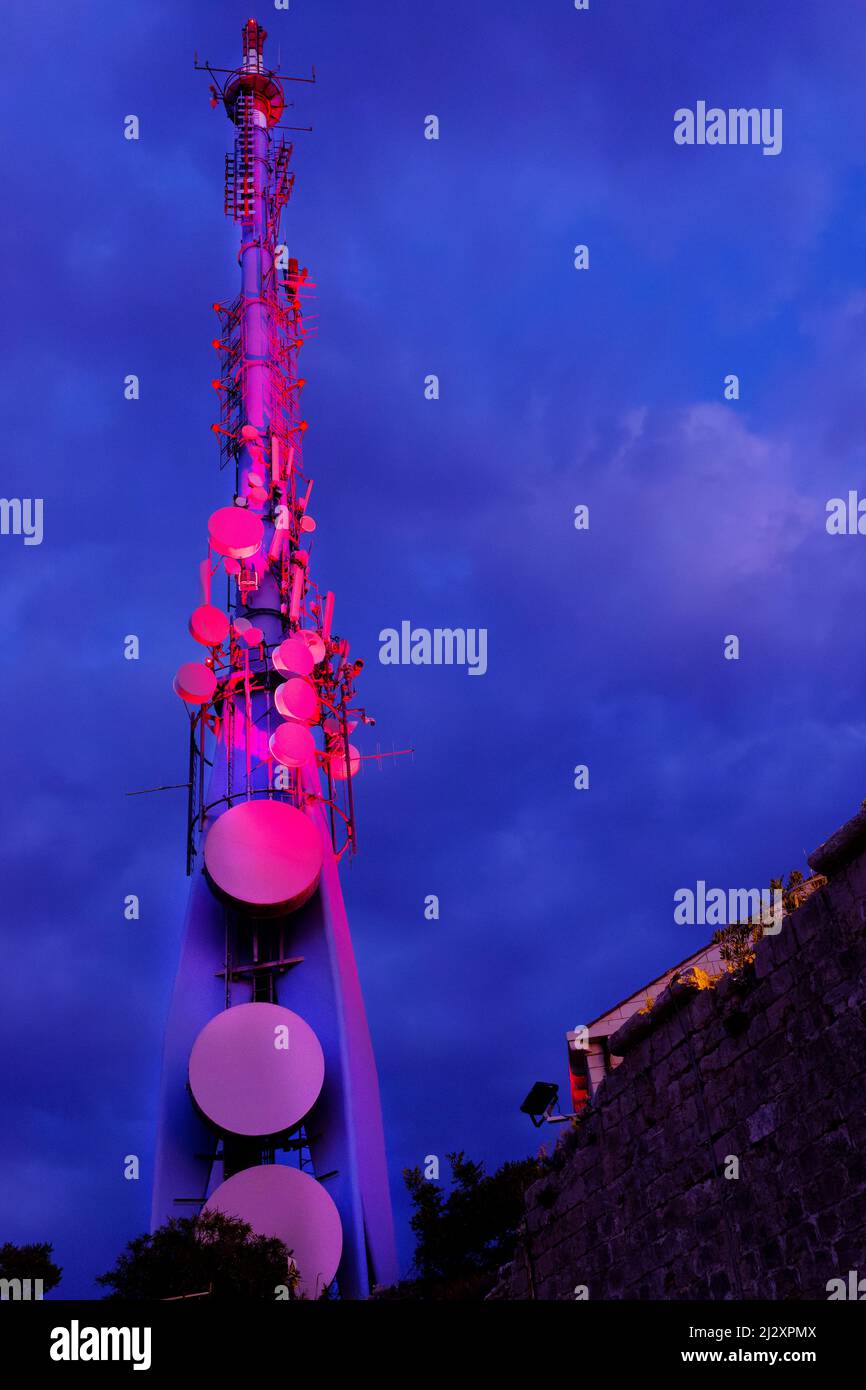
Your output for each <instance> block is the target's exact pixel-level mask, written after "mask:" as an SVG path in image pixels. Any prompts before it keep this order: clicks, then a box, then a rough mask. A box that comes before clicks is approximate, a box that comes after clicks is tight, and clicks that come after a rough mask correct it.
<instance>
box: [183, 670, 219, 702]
mask: <svg viewBox="0 0 866 1390" xmlns="http://www.w3.org/2000/svg"><path fill="white" fill-rule="evenodd" d="M216 688H217V678H216V676H215V675H214V673H213V671H212V670H211V668H210V667H209V666H205V664H204V662H203V661H187V662H186V664H185V665H183V666H181V668H180V670H179V671H178V673H177V675H176V676H175V678H174V692H175V694H176V695H179V696H180V698H181V699H182V700H186V702H187V704H188V705H207V704H210V702H211V700H212V699H213V696H214V692H215V690H216Z"/></svg>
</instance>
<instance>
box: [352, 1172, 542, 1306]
mask: <svg viewBox="0 0 866 1390" xmlns="http://www.w3.org/2000/svg"><path fill="white" fill-rule="evenodd" d="M446 1157H447V1159H448V1163H449V1165H450V1167H451V1189H450V1191H448V1192H446V1191H445V1189H444V1188H443V1187H441V1186H440V1185H439V1184H438V1183H435V1182H430V1181H428V1180H427V1179H425V1177H424V1175H423V1173H422V1171H421V1169H420V1168H407V1169H405V1170H404V1172H403V1181H404V1182H405V1184H406V1187H407V1188H408V1190H409V1194H410V1196H411V1198H412V1207H413V1212H412V1219H411V1222H410V1224H411V1227H412V1230H413V1232H414V1234H415V1256H414V1260H413V1270H412V1272H413V1275H414V1278H412V1279H409V1280H406V1281H404V1282H403V1283H401V1284H397V1285H395V1286H394V1288H393V1289H385V1290H381V1291H379V1293H378V1295H377V1296H378V1297H380V1298H405V1299H422V1300H433V1299H436V1300H442V1299H450V1300H456V1299H462V1300H477V1299H483V1298H484V1297H485V1296H486V1295H487V1294H488V1293H489V1292H490V1290H491V1289H492V1288H493V1286H494V1284H495V1283H496V1274H497V1271H498V1269H499V1267H500V1266H501V1265H503V1264H506V1263H507V1262H508V1260H510V1259H511V1257H512V1255H513V1253H514V1246H515V1242H516V1235H517V1226H518V1224H519V1222H520V1220H521V1218H522V1216H523V1212H524V1203H523V1195H524V1193H525V1191H526V1189H527V1187H528V1186H529V1184H530V1183H532V1182H535V1180H536V1178H538V1177H540V1176H541V1174H542V1172H543V1171H544V1170H543V1164H542V1162H541V1161H540V1160H538V1159H535V1158H527V1159H523V1160H522V1161H520V1162H516V1163H504V1164H503V1165H502V1167H501V1168H499V1169H497V1171H496V1172H495V1173H491V1174H487V1173H485V1171H484V1165H483V1164H482V1163H474V1162H472V1160H471V1159H467V1158H466V1156H465V1154H464V1153H462V1152H460V1153H450V1154H447V1155H446Z"/></svg>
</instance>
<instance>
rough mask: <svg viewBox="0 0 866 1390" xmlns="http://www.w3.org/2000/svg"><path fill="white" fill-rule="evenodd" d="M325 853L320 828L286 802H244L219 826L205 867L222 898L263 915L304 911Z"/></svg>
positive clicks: (212, 833) (212, 834) (208, 846)
mask: <svg viewBox="0 0 866 1390" xmlns="http://www.w3.org/2000/svg"><path fill="white" fill-rule="evenodd" d="M322 857H323V848H322V840H321V837H320V834H319V831H318V829H317V828H316V826H315V825H314V824H313V822H312V821H311V820H310V818H309V817H308V816H305V815H304V813H303V811H299V810H298V809H297V808H296V807H295V806H290V805H288V804H287V803H286V802H285V801H242V802H241V803H240V804H239V805H237V806H232V807H231V809H230V810H228V811H226V812H224V814H223V815H221V816H220V817H219V819H218V820H216V821H215V822H214V824H213V825H212V826H211V828H210V830H209V831H208V834H207V839H206V840H205V846H204V864H205V870H206V872H207V876H208V879H209V880H210V883H211V885H212V887H213V889H214V891H215V892H216V893H217V895H218V896H219V897H221V898H223V899H224V900H226V901H228V902H229V903H231V904H232V906H234V907H237V908H239V909H240V910H241V911H243V910H244V909H246V910H247V911H248V912H252V913H257V914H258V915H260V916H278V915H281V914H282V913H284V912H294V911H295V910H296V909H297V908H299V907H302V906H303V904H304V903H305V902H306V901H307V899H308V898H309V897H311V896H312V894H313V893H314V892H315V891H316V888H317V887H318V883H319V874H320V872H321V869H322Z"/></svg>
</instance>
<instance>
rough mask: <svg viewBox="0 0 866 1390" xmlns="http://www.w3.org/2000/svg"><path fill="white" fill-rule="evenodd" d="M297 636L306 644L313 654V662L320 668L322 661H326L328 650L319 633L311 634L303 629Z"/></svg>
mask: <svg viewBox="0 0 866 1390" xmlns="http://www.w3.org/2000/svg"><path fill="white" fill-rule="evenodd" d="M296 635H297V636H298V637H300V638H301V640H302V641H303V642H306V644H307V646H308V647H309V649H310V651H311V652H312V653H313V662H314V664H315V665H316V666H318V664H319V662H320V661H324V659H325V652H326V648H325V644H324V642H323V641H322V638H321V637H320V636H319V634H318V632H311V631H309V630H308V629H306V628H302V629H301V631H300V632H298V633H297V634H296Z"/></svg>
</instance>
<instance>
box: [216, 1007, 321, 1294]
mask: <svg viewBox="0 0 866 1390" xmlns="http://www.w3.org/2000/svg"><path fill="white" fill-rule="evenodd" d="M230 1012H233V1010H231V1011H230ZM203 1210H204V1211H221V1212H223V1213H224V1214H225V1215H226V1216H237V1217H240V1219H241V1220H242V1221H246V1222H247V1224H248V1225H249V1226H251V1227H252V1229H253V1230H254V1231H255V1233H256V1235H260V1236H276V1237H277V1238H278V1239H279V1240H281V1241H282V1242H283V1243H284V1245H285V1246H286V1247H287V1249H289V1250H291V1251H292V1260H293V1262H294V1265H295V1268H296V1269H297V1271H298V1274H299V1275H300V1289H301V1292H302V1293H305V1294H306V1295H307V1298H309V1299H316V1298H318V1297H319V1296H320V1295H321V1293H322V1290H323V1289H324V1288H326V1287H327V1285H328V1284H330V1282H331V1280H332V1279H333V1278H334V1275H335V1274H336V1273H337V1266H338V1265H339V1263H340V1256H341V1255H342V1253H343V1227H342V1223H341V1221H340V1213H339V1212H338V1210H337V1207H336V1204H335V1202H334V1199H333V1197H332V1196H331V1194H330V1193H329V1192H327V1191H326V1189H325V1188H324V1186H323V1185H322V1183H320V1182H317V1181H316V1179H315V1178H313V1177H311V1176H310V1174H309V1173H304V1172H302V1171H301V1169H300V1168H290V1167H288V1165H286V1164H282V1163H267V1164H261V1165H259V1166H258V1167H256V1168H243V1169H242V1170H241V1171H240V1172H239V1173H235V1174H234V1175H233V1176H232V1177H230V1178H228V1179H226V1181H225V1182H224V1183H222V1184H221V1186H220V1187H218V1188H217V1189H216V1191H215V1192H214V1193H212V1194H211V1196H210V1197H208V1199H207V1201H206V1202H205V1204H204V1208H203Z"/></svg>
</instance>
